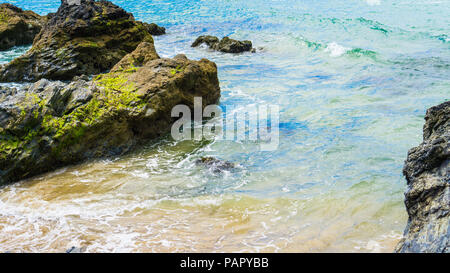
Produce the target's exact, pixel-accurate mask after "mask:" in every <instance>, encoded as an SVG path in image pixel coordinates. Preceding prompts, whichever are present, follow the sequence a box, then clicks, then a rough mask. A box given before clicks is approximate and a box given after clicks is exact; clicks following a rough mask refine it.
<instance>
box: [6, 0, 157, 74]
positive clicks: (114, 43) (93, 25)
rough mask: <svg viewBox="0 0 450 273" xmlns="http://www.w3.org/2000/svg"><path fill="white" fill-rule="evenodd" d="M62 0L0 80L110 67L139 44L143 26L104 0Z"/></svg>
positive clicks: (93, 71)
mask: <svg viewBox="0 0 450 273" xmlns="http://www.w3.org/2000/svg"><path fill="white" fill-rule="evenodd" d="M74 2H76V1H70V0H62V4H61V6H60V7H59V9H58V11H57V12H56V13H55V14H50V15H49V16H48V17H49V18H48V21H47V23H46V24H45V25H44V27H43V28H42V30H41V32H40V33H39V34H38V35H37V36H36V38H35V40H34V43H33V46H32V48H31V50H30V51H28V52H27V53H26V54H24V55H23V56H21V57H19V58H17V59H15V60H13V61H12V62H11V63H9V64H7V65H4V66H3V67H2V68H1V69H0V81H3V82H18V81H37V80H39V79H42V78H45V79H52V80H71V79H72V78H73V77H74V76H78V75H82V74H86V75H93V74H98V73H102V72H105V71H107V70H109V69H111V68H112V67H113V66H114V65H115V64H116V63H117V62H118V61H120V60H121V59H122V58H123V57H124V56H125V55H126V54H128V53H130V52H132V51H133V50H134V49H136V47H137V46H138V45H139V44H140V43H141V42H142V41H148V42H150V43H153V38H152V36H151V35H150V33H149V32H148V30H147V28H146V27H144V25H143V24H142V23H140V22H137V21H135V19H134V17H133V15H132V14H130V13H127V12H126V11H125V10H123V9H122V8H120V7H118V6H116V5H114V4H113V3H111V2H109V1H94V0H80V1H79V2H80V5H77V4H75V3H74Z"/></svg>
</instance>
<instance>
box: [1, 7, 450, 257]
mask: <svg viewBox="0 0 450 273" xmlns="http://www.w3.org/2000/svg"><path fill="white" fill-rule="evenodd" d="M8 2H11V3H14V4H16V5H18V6H20V7H23V8H26V9H33V10H35V11H37V12H39V13H41V14H46V13H47V12H54V11H55V10H56V8H57V7H58V5H59V0H54V1H50V0H40V1H38V0H33V1H29V0H26V1H25V0H16V1H8ZM113 2H115V3H117V4H119V5H120V6H123V7H124V8H126V9H127V10H128V11H130V12H133V14H134V15H135V17H136V18H137V19H139V20H143V21H146V22H156V23H158V24H160V25H162V26H165V27H166V28H167V32H168V34H167V35H165V36H159V37H155V44H156V47H157V50H158V52H159V54H160V55H161V56H163V57H173V56H175V55H176V54H179V53H184V54H186V55H187V56H188V57H189V58H192V59H200V58H204V57H205V58H208V59H210V60H213V61H215V62H216V63H217V65H218V68H219V79H220V82H221V89H222V98H221V102H220V104H221V106H223V107H225V106H233V107H235V108H236V109H244V108H245V107H246V106H247V105H249V104H277V105H279V106H280V110H281V115H280V146H279V148H278V149H277V150H276V151H273V152H261V151H259V146H258V145H256V144H254V143H236V142H227V141H220V140H216V141H212V142H201V143H199V142H190V141H183V142H175V141H172V140H171V139H170V138H163V139H160V140H157V141H153V142H150V143H149V144H148V145H147V146H146V147H145V148H143V149H140V150H138V151H136V152H134V153H131V154H128V155H126V156H122V157H119V158H115V159H110V160H97V161H91V162H88V163H85V164H82V165H78V166H71V167H67V168H64V169H60V170H58V171H56V172H53V173H50V174H46V175H42V176H39V177H37V178H34V179H31V180H28V181H23V182H20V183H16V184H14V185H11V186H7V187H3V188H1V189H0V252H1V251H13V252H14V251H17V252H20V251H36V252H37V251H45V252H61V251H64V250H66V249H68V248H69V247H71V246H80V245H86V246H87V250H88V251H90V252H95V251H100V252H103V251H108V252H152V251H153V252H161V251H164V252H173V251H179V252H183V251H204V252H205V251H213V252H223V251H229V252H251V251H261V252H298V251H305V252H343V251H345V252H348V251H355V252H390V251H392V250H393V249H394V247H395V244H396V243H397V242H398V240H399V238H400V237H401V234H402V233H403V229H404V227H405V224H406V220H407V215H406V212H405V209H404V205H403V192H404V190H405V180H404V178H403V177H402V174H401V172H402V165H403V161H404V160H405V158H406V154H407V151H408V149H409V148H411V147H413V146H415V145H417V144H418V143H420V141H421V137H422V132H421V131H422V126H423V122H424V121H423V117H424V114H425V111H426V109H427V108H429V107H430V106H433V105H436V104H438V103H440V102H443V101H445V100H448V99H449V97H450V80H449V79H450V51H449V49H450V43H449V42H450V40H449V38H448V37H449V35H450V33H449V31H450V18H449V17H448V14H450V2H449V1H432V2H430V1H406V0H405V1H401V2H398V1H385V0H367V1H362V0H361V1H356V0H355V1H343V0H342V1H260V0H255V1H166V0H162V1H143V0H140V1H125V0H122V1H118V0H116V1H113ZM202 34H214V35H216V36H224V35H230V36H231V37H232V38H236V39H249V40H252V41H253V44H254V45H255V46H256V47H263V50H260V51H258V52H257V53H255V54H250V53H248V54H239V55H227V54H222V53H216V52H210V51H208V50H206V49H192V48H190V46H189V45H190V44H191V42H192V41H193V40H194V39H195V38H196V37H197V36H198V35H202ZM26 49H27V48H16V49H14V50H12V51H9V52H3V53H1V55H0V61H1V62H7V61H10V60H11V58H13V57H14V56H16V55H17V54H20V53H22V52H24V51H25V50H26ZM201 156H215V157H218V158H220V159H224V160H229V161H232V162H235V163H237V164H239V167H238V168H237V170H235V171H233V172H225V173H219V174H217V173H214V172H211V171H210V170H207V169H205V168H202V167H199V166H196V165H195V164H194V161H195V159H197V158H199V157H201Z"/></svg>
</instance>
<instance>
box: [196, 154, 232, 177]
mask: <svg viewBox="0 0 450 273" xmlns="http://www.w3.org/2000/svg"><path fill="white" fill-rule="evenodd" d="M195 163H196V164H197V165H203V166H206V167H208V168H209V169H210V170H211V171H212V172H214V173H221V172H223V171H231V170H233V169H234V168H236V164H234V163H232V162H229V161H223V160H220V159H217V158H214V157H202V158H199V159H197V160H196V161H195Z"/></svg>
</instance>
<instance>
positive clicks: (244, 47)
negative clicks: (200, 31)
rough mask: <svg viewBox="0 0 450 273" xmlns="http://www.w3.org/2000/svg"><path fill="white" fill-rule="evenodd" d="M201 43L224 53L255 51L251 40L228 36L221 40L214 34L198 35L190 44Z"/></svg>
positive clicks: (193, 45) (196, 44) (194, 45)
mask: <svg viewBox="0 0 450 273" xmlns="http://www.w3.org/2000/svg"><path fill="white" fill-rule="evenodd" d="M201 44H206V45H207V46H208V47H209V48H210V49H213V50H216V51H221V52H225V53H242V52H246V51H252V52H255V49H254V48H252V42H251V41H238V40H233V39H230V38H229V37H223V38H222V40H220V41H219V38H217V37H215V36H210V35H205V36H200V37H198V38H197V39H196V40H195V41H194V43H192V45H191V46H192V47H197V46H199V45H201Z"/></svg>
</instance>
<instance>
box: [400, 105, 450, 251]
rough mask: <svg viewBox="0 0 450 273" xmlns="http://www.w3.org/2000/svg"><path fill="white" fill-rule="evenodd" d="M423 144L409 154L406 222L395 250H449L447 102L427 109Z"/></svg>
mask: <svg viewBox="0 0 450 273" xmlns="http://www.w3.org/2000/svg"><path fill="white" fill-rule="evenodd" d="M425 121H426V122H425V126H424V128H423V143H422V144H420V145H419V146H418V147H415V148H412V149H411V150H410V151H409V153H408V158H407V159H406V162H405V166H404V169H403V173H404V175H405V176H406V180H407V183H408V189H407V191H406V193H405V205H406V209H407V211H408V216H409V218H408V225H407V227H406V230H405V234H404V238H403V239H402V240H401V241H400V243H399V244H398V246H397V249H396V251H397V252H446V253H450V222H449V221H450V101H447V102H445V103H442V104H440V105H438V106H434V107H431V108H430V109H428V111H427V114H426V116H425Z"/></svg>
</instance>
